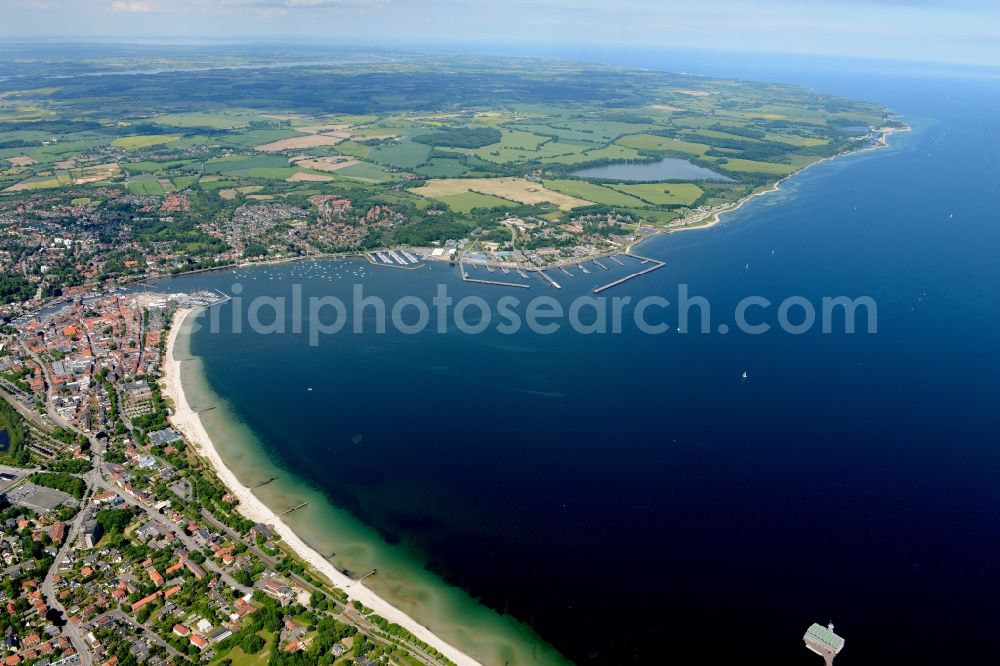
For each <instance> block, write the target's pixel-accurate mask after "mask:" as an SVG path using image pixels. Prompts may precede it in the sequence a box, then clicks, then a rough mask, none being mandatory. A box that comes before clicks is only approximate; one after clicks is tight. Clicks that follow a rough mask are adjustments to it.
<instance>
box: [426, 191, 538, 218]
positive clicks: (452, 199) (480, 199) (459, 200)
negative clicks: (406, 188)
mask: <svg viewBox="0 0 1000 666" xmlns="http://www.w3.org/2000/svg"><path fill="white" fill-rule="evenodd" d="M436 198H437V199H438V201H442V202H444V203H446V204H448V208H451V209H452V210H453V211H455V212H457V213H468V212H469V211H471V210H472V209H473V208H497V207H499V206H510V207H513V206H518V205H520V204H518V203H517V202H516V201H511V200H510V199H501V198H500V197H495V196H493V195H492V194H480V193H479V192H463V193H461V194H449V195H445V196H440V197H436Z"/></svg>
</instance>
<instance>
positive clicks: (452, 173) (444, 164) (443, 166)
mask: <svg viewBox="0 0 1000 666" xmlns="http://www.w3.org/2000/svg"><path fill="white" fill-rule="evenodd" d="M415 171H416V172H417V173H419V174H421V175H424V176H429V177H431V178H456V177H458V176H461V175H462V174H464V173H465V172H466V171H468V169H467V168H466V167H465V166H464V165H463V164H462V163H461V161H459V160H458V159H455V158H452V157H435V158H433V159H432V160H431V161H430V162H428V163H427V164H425V165H424V166H422V167H419V168H417V169H415Z"/></svg>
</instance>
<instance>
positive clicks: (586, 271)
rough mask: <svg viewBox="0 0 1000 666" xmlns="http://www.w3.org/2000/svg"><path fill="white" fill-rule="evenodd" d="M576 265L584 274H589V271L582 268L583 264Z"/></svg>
mask: <svg viewBox="0 0 1000 666" xmlns="http://www.w3.org/2000/svg"><path fill="white" fill-rule="evenodd" d="M576 267H577V268H579V269H580V270H581V271H583V272H584V274H585V275H590V271H588V270H587V269H586V268H584V266H583V264H577V265H576Z"/></svg>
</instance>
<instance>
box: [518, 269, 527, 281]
mask: <svg viewBox="0 0 1000 666" xmlns="http://www.w3.org/2000/svg"><path fill="white" fill-rule="evenodd" d="M517 274H518V275H520V276H521V277H523V278H524V279H525V280H527V279H528V274H527V273H525V272H524V271H522V270H521V269H520V268H518V269H517Z"/></svg>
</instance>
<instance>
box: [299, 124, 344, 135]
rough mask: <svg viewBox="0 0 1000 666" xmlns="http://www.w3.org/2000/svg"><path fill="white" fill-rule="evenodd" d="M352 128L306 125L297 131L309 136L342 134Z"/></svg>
mask: <svg viewBox="0 0 1000 666" xmlns="http://www.w3.org/2000/svg"><path fill="white" fill-rule="evenodd" d="M350 128H351V126H350V125H306V126H304V127H296V128H295V131H296V132H305V133H307V134H331V133H333V134H340V133H343V132H346V131H347V130H348V129H350Z"/></svg>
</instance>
